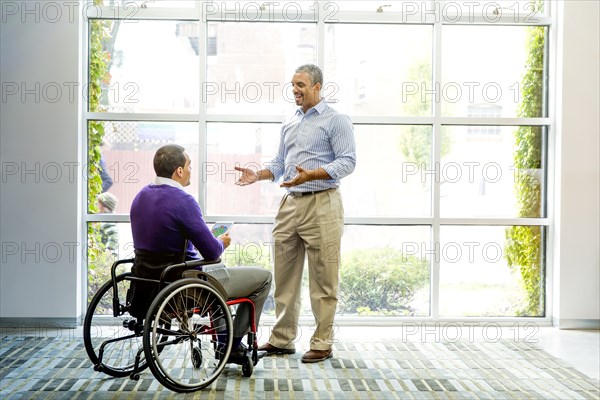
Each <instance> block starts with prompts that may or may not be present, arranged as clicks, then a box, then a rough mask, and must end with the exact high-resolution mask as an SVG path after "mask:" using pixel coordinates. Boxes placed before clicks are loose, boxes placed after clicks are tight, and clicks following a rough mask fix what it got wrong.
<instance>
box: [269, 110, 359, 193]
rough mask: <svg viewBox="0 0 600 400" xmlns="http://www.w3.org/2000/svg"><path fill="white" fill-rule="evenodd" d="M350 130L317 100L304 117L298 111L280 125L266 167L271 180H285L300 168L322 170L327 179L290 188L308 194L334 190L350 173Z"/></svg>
mask: <svg viewBox="0 0 600 400" xmlns="http://www.w3.org/2000/svg"><path fill="white" fill-rule="evenodd" d="M355 147H356V146H355V143H354V127H353V125H352V121H351V120H350V118H349V117H348V116H347V115H343V114H340V113H338V112H337V111H336V110H334V109H333V108H331V107H329V105H327V103H325V101H323V100H321V101H320V102H319V103H318V104H317V105H315V106H314V107H312V108H311V109H309V110H308V111H307V112H306V114H305V113H304V112H303V111H302V109H301V108H299V109H298V110H296V113H295V114H294V115H293V116H292V117H291V118H289V119H288V120H286V121H285V122H284V123H283V124H282V126H281V138H280V141H279V150H278V151H277V155H276V156H275V158H274V159H273V160H272V161H271V162H270V163H269V164H268V165H267V166H266V168H267V169H268V170H269V171H271V173H272V174H273V177H274V179H275V181H277V180H279V179H280V178H281V177H283V180H284V181H289V180H291V179H292V178H294V176H296V175H297V174H298V171H297V170H296V166H297V165H299V166H300V167H302V168H304V169H309V170H313V169H318V168H323V169H324V170H325V171H326V172H327V173H328V174H329V176H330V177H331V179H328V180H314V181H310V182H305V183H303V184H301V185H298V186H295V187H293V188H291V190H290V191H298V192H309V191H316V190H325V189H331V188H337V187H338V186H339V185H340V179H342V178H343V177H345V176H347V175H349V174H351V173H352V171H354V167H355V165H356V149H355Z"/></svg>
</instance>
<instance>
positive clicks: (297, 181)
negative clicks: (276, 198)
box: [280, 166, 314, 187]
mask: <svg viewBox="0 0 600 400" xmlns="http://www.w3.org/2000/svg"><path fill="white" fill-rule="evenodd" d="M296 171H298V175H296V176H295V177H293V178H292V179H291V180H289V181H285V182H282V183H281V185H280V186H281V187H292V186H298V185H301V184H303V183H304V182H308V181H312V180H313V173H314V171H312V170H307V169H304V168H302V167H300V166H296Z"/></svg>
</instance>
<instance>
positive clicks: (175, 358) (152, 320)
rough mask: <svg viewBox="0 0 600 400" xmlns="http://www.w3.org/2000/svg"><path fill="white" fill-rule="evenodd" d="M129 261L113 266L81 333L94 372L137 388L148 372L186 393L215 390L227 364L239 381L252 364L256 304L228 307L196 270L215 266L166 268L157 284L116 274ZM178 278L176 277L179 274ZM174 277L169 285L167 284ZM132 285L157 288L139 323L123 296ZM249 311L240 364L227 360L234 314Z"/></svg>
mask: <svg viewBox="0 0 600 400" xmlns="http://www.w3.org/2000/svg"><path fill="white" fill-rule="evenodd" d="M133 262H134V259H133V258H132V259H125V260H118V261H116V262H115V263H113V265H112V267H111V280H109V281H108V282H106V283H105V284H104V285H103V286H102V287H100V289H99V290H98V291H97V292H96V294H95V295H94V297H93V298H92V300H91V302H90V304H89V306H88V309H87V312H86V315H85V319H84V325H83V340H84V345H85V350H86V352H87V354H88V356H89V358H90V360H91V361H92V363H93V364H94V370H96V371H99V372H103V373H106V374H108V375H110V376H113V377H126V376H129V377H130V378H131V379H133V380H139V378H140V373H141V372H142V371H143V370H145V369H146V368H150V371H151V372H152V374H153V375H154V377H155V378H156V379H157V380H158V381H159V382H160V383H161V384H162V385H163V386H165V387H166V388H168V389H170V390H173V391H176V392H192V391H196V390H201V389H204V388H205V387H207V386H209V385H210V384H211V383H213V382H214V381H215V380H216V379H217V378H218V377H219V375H220V374H221V372H222V371H223V369H224V368H225V366H226V365H227V364H230V363H234V364H237V365H241V366H242V373H243V375H244V376H245V377H250V376H251V375H252V372H253V369H254V366H255V365H256V364H257V363H258V359H259V358H258V351H257V349H258V343H257V338H256V323H255V319H254V303H253V302H252V300H250V299H247V298H239V299H235V300H229V301H228V300H227V294H226V292H225V290H224V289H223V287H222V286H221V284H220V283H219V281H218V280H217V279H215V278H214V277H213V276H211V275H209V274H207V273H204V272H202V271H200V270H197V269H195V268H196V267H199V266H202V265H210V264H214V263H216V262H218V261H211V262H206V261H202V260H200V261H186V262H183V263H178V264H173V265H169V266H168V267H167V268H166V269H164V270H163V271H162V273H161V276H160V279H159V280H154V279H146V278H140V277H136V276H133V274H132V273H131V272H125V273H121V274H118V275H117V273H116V271H117V268H118V267H119V266H122V265H124V264H133ZM180 271H181V272H180ZM174 273H175V274H176V276H180V278H179V279H176V280H174V281H173V282H167V281H166V277H167V276H173V274H174ZM133 282H145V284H146V285H148V284H152V285H158V290H159V291H158V295H157V296H156V297H154V299H153V300H152V302H151V304H150V306H149V308H148V310H147V312H146V314H145V317H143V318H140V317H139V315H138V316H137V317H134V316H133V315H132V314H131V312H132V309H131V301H130V300H131V299H129V298H128V291H129V289H130V287H131V285H132V283H133ZM241 303H247V304H248V305H249V306H250V309H251V310H252V312H251V324H250V325H251V326H250V332H249V333H248V335H247V339H248V346H247V347H245V348H244V349H245V350H244V351H243V356H242V357H239V356H238V357H234V359H233V360H230V354H231V351H232V346H233V344H232V342H233V318H232V310H233V309H234V308H235V307H233V306H235V305H237V304H241Z"/></svg>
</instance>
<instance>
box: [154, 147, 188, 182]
mask: <svg viewBox="0 0 600 400" xmlns="http://www.w3.org/2000/svg"><path fill="white" fill-rule="evenodd" d="M185 161H186V159H185V149H184V148H183V147H182V146H179V145H178V144H167V145H166V146H163V147H161V148H160V149H158V150H157V151H156V154H155V155H154V171H155V172H156V176H160V177H163V178H171V177H172V176H173V172H175V170H176V169H177V168H179V167H183V166H185Z"/></svg>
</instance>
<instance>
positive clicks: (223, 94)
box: [202, 22, 317, 115]
mask: <svg viewBox="0 0 600 400" xmlns="http://www.w3.org/2000/svg"><path fill="white" fill-rule="evenodd" d="M316 34H317V29H316V24H306V23H295V24H289V23H288V24H286V23H247V22H214V23H210V24H209V25H208V42H207V48H208V58H207V63H208V78H207V81H206V82H205V83H204V84H203V85H202V99H203V102H205V103H206V107H207V111H208V113H213V114H229V113H233V114H255V113H257V114H263V115H264V114H274V115H280V114H283V113H287V112H290V110H293V109H294V107H295V102H294V98H293V96H292V94H291V89H290V87H291V86H290V84H289V83H288V82H290V81H291V79H292V76H293V75H294V70H295V69H296V67H298V66H300V65H302V64H306V63H315V62H316V48H317V42H316Z"/></svg>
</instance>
